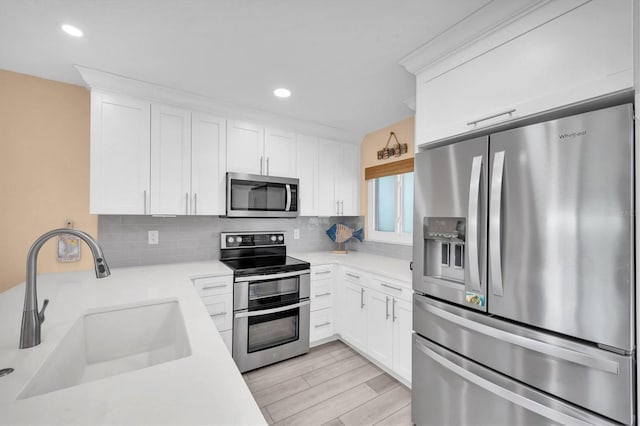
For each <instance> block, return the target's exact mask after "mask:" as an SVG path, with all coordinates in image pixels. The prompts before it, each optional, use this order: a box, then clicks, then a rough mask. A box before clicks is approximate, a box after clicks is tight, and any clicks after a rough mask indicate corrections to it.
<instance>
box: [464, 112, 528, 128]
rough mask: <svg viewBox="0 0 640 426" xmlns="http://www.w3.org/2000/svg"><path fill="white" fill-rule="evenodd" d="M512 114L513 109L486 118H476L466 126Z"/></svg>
mask: <svg viewBox="0 0 640 426" xmlns="http://www.w3.org/2000/svg"><path fill="white" fill-rule="evenodd" d="M514 112H516V109H515V108H513V109H510V110H508V111H503V112H499V113H497V114H492V115H487V116H486V117H482V118H478V119H477V120H473V121H470V122H468V123H467V126H472V125H476V124H478V123H480V122H481V121H486V120H491V119H492V118H496V117H500V116H501V115H506V114H509V115H511V114H513V113H514Z"/></svg>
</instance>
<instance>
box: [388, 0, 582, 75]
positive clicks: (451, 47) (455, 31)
mask: <svg viewBox="0 0 640 426" xmlns="http://www.w3.org/2000/svg"><path fill="white" fill-rule="evenodd" d="M589 1H591V0H563V1H552V0H530V1H528V2H527V3H526V4H525V5H522V3H521V2H504V1H496V0H492V1H491V2H489V3H487V4H485V5H484V6H483V7H481V8H479V9H477V10H476V11H474V12H473V13H471V14H469V15H468V16H467V17H465V18H464V19H463V20H461V21H459V22H458V23H456V24H455V25H454V26H452V27H450V28H449V29H447V30H445V31H444V32H442V33H441V34H439V35H438V36H436V37H434V38H433V39H431V40H429V41H428V42H426V43H425V44H423V45H422V46H420V47H419V48H417V49H416V50H414V51H413V52H411V53H410V54H409V55H407V56H405V57H404V58H402V59H401V60H400V62H399V63H400V65H402V66H403V67H404V68H405V69H406V70H407V71H409V72H410V73H412V74H415V75H419V78H420V81H419V82H418V83H423V82H425V81H428V80H430V79H432V78H435V77H437V76H438V75H440V74H442V73H444V72H447V71H449V70H451V69H453V68H455V67H456V66H459V65H461V64H463V63H465V62H467V61H470V60H471V59H473V58H475V57H477V56H480V55H482V54H483V53H486V52H488V51H489V50H492V49H494V48H496V47H498V46H500V45H502V44H504V43H507V42H508V41H510V40H513V39H514V38H516V37H518V36H520V35H522V34H524V33H526V32H528V31H531V30H533V29H535V28H536V27H539V26H540V25H543V24H545V23H547V22H549V21H551V20H553V19H555V18H557V17H558V16H560V15H563V14H565V13H567V12H569V11H571V10H573V9H575V8H577V7H580V6H582V5H583V4H585V3H588V2H589Z"/></svg>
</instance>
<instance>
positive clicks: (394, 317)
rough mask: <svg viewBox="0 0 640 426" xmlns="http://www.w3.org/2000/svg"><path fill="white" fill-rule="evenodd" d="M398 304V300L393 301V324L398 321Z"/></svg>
mask: <svg viewBox="0 0 640 426" xmlns="http://www.w3.org/2000/svg"><path fill="white" fill-rule="evenodd" d="M396 303H398V301H397V300H396V299H393V303H391V315H392V316H393V318H391V320H392V321H393V322H396V320H397V319H398V317H397V316H396Z"/></svg>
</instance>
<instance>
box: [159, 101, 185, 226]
mask: <svg viewBox="0 0 640 426" xmlns="http://www.w3.org/2000/svg"><path fill="white" fill-rule="evenodd" d="M190 198H191V112H189V111H186V110H183V109H177V108H173V107H169V106H165V105H156V104H154V105H152V106H151V200H150V201H151V214H171V215H186V214H189V204H190Z"/></svg>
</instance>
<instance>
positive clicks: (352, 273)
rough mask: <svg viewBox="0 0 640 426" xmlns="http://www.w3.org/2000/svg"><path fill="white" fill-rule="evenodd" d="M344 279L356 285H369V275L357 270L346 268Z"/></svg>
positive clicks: (343, 272) (343, 271)
mask: <svg viewBox="0 0 640 426" xmlns="http://www.w3.org/2000/svg"><path fill="white" fill-rule="evenodd" d="M342 278H343V279H344V280H345V281H349V282H351V283H354V284H359V285H363V284H366V283H367V275H366V274H364V273H363V272H360V271H359V270H357V269H351V268H344V269H343V270H342Z"/></svg>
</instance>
